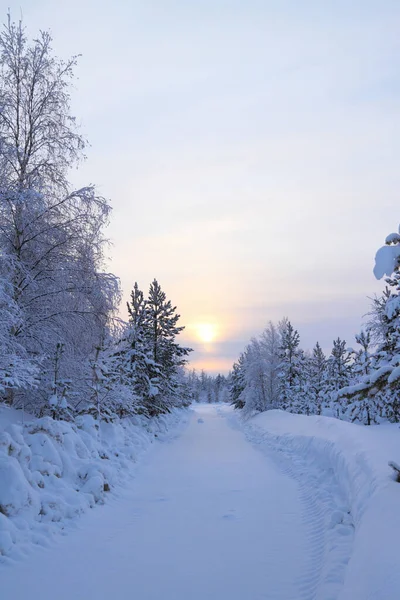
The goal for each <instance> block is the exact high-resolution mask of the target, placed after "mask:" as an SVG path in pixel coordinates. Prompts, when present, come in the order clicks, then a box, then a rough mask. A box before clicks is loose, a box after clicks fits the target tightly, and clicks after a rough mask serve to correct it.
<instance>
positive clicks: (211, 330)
mask: <svg viewBox="0 0 400 600" xmlns="http://www.w3.org/2000/svg"><path fill="white" fill-rule="evenodd" d="M196 331H197V335H198V336H199V338H200V339H201V341H202V342H204V343H205V344H209V343H210V342H213V341H214V340H215V338H216V335H217V329H216V327H215V325H212V324H211V323H199V324H198V325H196Z"/></svg>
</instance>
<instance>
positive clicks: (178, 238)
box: [0, 0, 400, 373]
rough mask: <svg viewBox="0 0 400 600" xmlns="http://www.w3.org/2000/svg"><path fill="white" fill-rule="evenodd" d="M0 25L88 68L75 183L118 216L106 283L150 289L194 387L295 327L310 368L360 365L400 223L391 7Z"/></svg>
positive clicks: (196, 12) (81, 8) (56, 17)
mask: <svg viewBox="0 0 400 600" xmlns="http://www.w3.org/2000/svg"><path fill="white" fill-rule="evenodd" d="M0 6H1V7H2V15H3V21H4V20H5V17H6V13H7V9H8V7H10V8H11V12H12V16H13V17H15V18H16V19H18V18H19V17H20V15H21V14H22V15H23V19H24V22H25V25H26V27H27V31H28V35H31V36H34V35H35V33H36V32H37V31H38V30H39V29H45V30H51V32H52V34H53V37H54V43H53V47H54V50H55V53H56V54H57V55H58V56H60V57H63V58H67V57H69V56H71V55H73V54H81V55H82V56H81V57H80V59H79V64H78V68H77V70H76V75H77V79H76V80H75V82H74V89H73V91H72V108H73V113H74V114H75V115H76V117H77V119H78V122H79V124H80V126H81V131H82V133H83V134H84V135H85V137H86V138H87V139H88V140H89V141H90V144H91V146H90V147H89V148H88V149H87V160H86V161H85V162H84V163H83V164H82V165H81V166H80V168H79V170H78V171H76V172H74V173H72V174H71V179H72V181H73V182H74V183H75V184H76V185H82V184H87V183H95V184H96V185H97V187H98V190H99V192H100V193H101V194H102V195H104V196H105V197H107V198H109V199H110V201H111V204H112V206H113V215H112V220H111V224H110V226H109V228H108V231H107V235H108V237H109V238H110V240H111V242H112V246H111V247H110V248H109V250H108V254H109V257H110V260H109V262H108V268H109V269H110V270H111V271H112V272H114V273H115V274H117V275H118V276H119V277H120V278H121V283H122V288H123V291H124V298H125V299H126V298H127V297H128V295H129V292H130V289H131V288H132V287H133V284H134V282H135V281H138V283H139V286H140V287H141V288H142V289H143V290H144V291H147V289H148V286H149V284H150V282H151V281H152V280H153V279H154V278H157V280H158V281H159V282H160V284H161V286H162V288H163V289H164V290H165V292H166V294H167V297H168V298H169V299H171V301H172V302H173V304H174V305H176V306H177V307H178V312H179V314H180V315H181V320H180V322H181V324H182V325H185V326H186V329H185V331H184V332H183V334H181V336H180V340H181V343H182V344H185V345H189V346H191V347H192V348H194V350H195V351H194V352H193V353H192V356H191V365H192V366H193V367H196V368H199V369H200V368H204V369H205V370H207V371H209V372H219V371H220V372H224V373H226V372H227V371H228V370H229V368H230V367H231V365H232V363H233V362H234V361H235V360H236V359H237V357H238V355H239V353H240V352H241V351H242V350H243V348H244V346H245V345H246V344H247V343H248V341H249V339H250V338H251V337H252V336H254V335H258V334H259V333H261V331H262V330H263V328H264V327H265V326H266V325H267V323H268V321H269V320H272V321H278V320H280V319H281V318H282V317H284V316H287V317H289V319H290V320H291V321H292V323H293V324H294V326H295V327H296V328H297V329H298V330H299V333H300V337H301V345H302V347H303V348H305V349H311V348H312V347H313V346H314V344H315V342H316V341H317V340H319V341H320V343H321V345H322V347H323V348H324V349H325V350H326V351H327V352H329V351H330V348H331V346H332V340H333V339H334V338H336V337H338V336H340V337H342V338H345V339H346V340H347V341H348V343H349V345H354V334H355V333H357V332H358V331H359V329H360V327H361V324H362V317H363V315H365V314H366V313H367V312H368V310H369V305H370V299H369V298H370V297H372V296H373V295H374V294H375V293H380V291H381V290H382V289H383V287H384V283H383V282H382V281H376V280H375V279H374V276H373V273H372V269H373V266H374V256H375V253H376V251H377V249H378V248H379V247H380V246H381V245H382V244H383V243H384V239H385V237H386V235H387V234H388V233H390V232H392V231H396V230H397V227H398V224H399V221H400V210H399V207H400V202H399V189H400V185H399V184H400V170H399V156H400V135H399V134H400V76H399V73H400V36H399V31H400V3H399V2H398V0H394V1H391V0H381V1H380V2H377V1H376V0H374V1H372V0H363V1H359V0H353V1H352V2H349V1H348V0H335V1H331V0H314V1H312V0H246V1H243V0H242V1H241V2H239V1H236V0H229V1H227V0H212V1H211V0H202V1H201V2H200V1H195V0H186V1H185V2H183V1H173V0H150V1H149V0H147V1H144V0H142V1H135V0H130V1H129V2H128V1H127V0H114V1H113V2H112V3H110V2H109V3H105V2H102V1H99V0H96V1H94V0H80V1H79V2H78V0H69V1H68V2H65V3H58V2H54V1H53V0H29V1H28V0H18V2H16V3H14V2H13V1H12V0H11V2H10V0H7V2H6V3H5V2H4V1H3V0H0ZM121 314H122V315H123V316H125V314H126V313H125V311H124V308H123V305H122V308H121ZM211 338H213V339H212V340H211ZM207 340H208V341H207Z"/></svg>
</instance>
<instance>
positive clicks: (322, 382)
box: [308, 342, 328, 415]
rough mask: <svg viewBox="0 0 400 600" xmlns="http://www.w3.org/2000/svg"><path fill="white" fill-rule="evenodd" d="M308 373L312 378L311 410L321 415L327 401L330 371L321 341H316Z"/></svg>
mask: <svg viewBox="0 0 400 600" xmlns="http://www.w3.org/2000/svg"><path fill="white" fill-rule="evenodd" d="M308 374H309V378H310V384H309V401H310V412H311V413H315V414H317V415H320V414H321V413H322V409H323V406H324V403H325V401H326V392H327V377H328V372H327V359H326V356H325V354H324V352H323V350H322V348H321V346H320V345H319V342H317V343H316V345H315V347H314V349H313V351H312V355H311V358H310V361H309V370H308Z"/></svg>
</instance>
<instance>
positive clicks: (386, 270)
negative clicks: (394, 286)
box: [374, 244, 400, 279]
mask: <svg viewBox="0 0 400 600" xmlns="http://www.w3.org/2000/svg"><path fill="white" fill-rule="evenodd" d="M399 259H400V244H398V245H396V246H382V248H379V250H378V252H377V253H376V255H375V267H374V275H375V277H376V279H382V277H383V276H384V275H387V276H388V277H390V276H391V275H392V273H393V271H394V270H395V267H396V264H397V262H398V260H399Z"/></svg>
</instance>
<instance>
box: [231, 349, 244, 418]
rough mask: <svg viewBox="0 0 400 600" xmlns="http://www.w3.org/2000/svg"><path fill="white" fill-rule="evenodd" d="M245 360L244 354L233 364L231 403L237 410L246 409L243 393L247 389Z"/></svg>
mask: <svg viewBox="0 0 400 600" xmlns="http://www.w3.org/2000/svg"><path fill="white" fill-rule="evenodd" d="M244 369H245V358H244V354H243V353H242V354H240V356H239V358H238V360H237V361H236V362H235V363H234V364H233V367H232V374H231V383H230V387H229V400H230V403H231V404H232V405H233V406H234V407H235V408H237V409H242V408H244V399H243V392H244V390H245V387H246V382H245V376H244Z"/></svg>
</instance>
